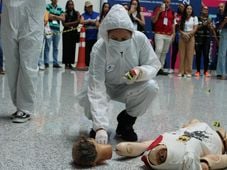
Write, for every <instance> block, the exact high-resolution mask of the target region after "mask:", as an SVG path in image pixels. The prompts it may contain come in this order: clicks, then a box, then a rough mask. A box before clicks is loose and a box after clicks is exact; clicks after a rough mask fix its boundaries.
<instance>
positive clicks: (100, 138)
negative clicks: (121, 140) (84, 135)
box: [95, 129, 108, 144]
mask: <svg viewBox="0 0 227 170" xmlns="http://www.w3.org/2000/svg"><path fill="white" fill-rule="evenodd" d="M95 141H96V142H97V143H99V144H107V143H108V135H107V132H106V131H105V130H104V129H100V130H98V131H97V132H96V135H95Z"/></svg>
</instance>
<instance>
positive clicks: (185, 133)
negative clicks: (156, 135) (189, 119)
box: [142, 122, 223, 170]
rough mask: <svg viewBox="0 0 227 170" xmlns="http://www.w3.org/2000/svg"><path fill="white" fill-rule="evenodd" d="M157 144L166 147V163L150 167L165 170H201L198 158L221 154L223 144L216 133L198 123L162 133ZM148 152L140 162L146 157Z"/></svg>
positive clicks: (205, 125) (204, 124)
mask: <svg viewBox="0 0 227 170" xmlns="http://www.w3.org/2000/svg"><path fill="white" fill-rule="evenodd" d="M162 136H163V139H162V141H161V142H160V143H159V144H164V145H166V147H167V158H166V161H165V162H164V163H162V164H160V165H156V166H155V165H152V164H150V163H149V161H146V162H147V163H148V164H149V166H150V167H151V168H153V169H166V170H202V167H201V165H200V158H201V157H203V156H205V155H208V154H219V155H221V154H222V149H223V143H222V140H221V138H220V137H219V135H218V134H217V132H216V131H214V130H213V129H211V127H209V126H208V125H207V124H206V123H202V122H200V123H198V124H196V125H194V126H192V127H186V128H181V129H179V130H178V131H174V132H168V133H164V134H163V135H162ZM148 153H149V150H148V151H147V152H146V153H145V154H144V156H143V158H142V160H143V159H144V158H145V157H147V155H148Z"/></svg>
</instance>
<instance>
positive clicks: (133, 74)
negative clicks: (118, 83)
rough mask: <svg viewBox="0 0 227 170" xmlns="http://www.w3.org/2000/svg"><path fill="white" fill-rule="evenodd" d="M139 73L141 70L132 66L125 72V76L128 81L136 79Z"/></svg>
mask: <svg viewBox="0 0 227 170" xmlns="http://www.w3.org/2000/svg"><path fill="white" fill-rule="evenodd" d="M140 75H141V71H140V70H139V69H138V68H133V69H131V70H129V71H128V72H127V73H126V74H125V78H126V79H127V80H129V81H132V82H133V81H135V80H138V78H139V77H140Z"/></svg>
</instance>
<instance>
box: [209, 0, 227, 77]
mask: <svg viewBox="0 0 227 170" xmlns="http://www.w3.org/2000/svg"><path fill="white" fill-rule="evenodd" d="M224 10H225V4H224V3H220V4H218V13H217V14H216V17H215V19H214V23H215V31H216V34H217V37H218V43H216V44H214V46H215V55H214V57H213V61H212V62H211V66H210V67H211V69H213V70H216V69H217V61H218V48H219V47H218V44H219V40H220V33H221V30H220V29H219V26H220V23H219V18H220V16H221V15H223V14H224ZM217 78H221V75H217Z"/></svg>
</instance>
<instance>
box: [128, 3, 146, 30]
mask: <svg viewBox="0 0 227 170" xmlns="http://www.w3.org/2000/svg"><path fill="white" fill-rule="evenodd" d="M133 1H136V2H137V8H136V11H137V15H136V17H137V18H139V19H141V14H140V12H141V7H140V2H139V0H131V1H130V7H129V9H130V8H131V5H132V2H133ZM129 17H130V18H131V20H132V22H137V21H135V19H134V17H133V16H132V14H130V15H129ZM137 24H138V30H139V31H144V27H143V26H141V25H140V24H139V23H138V22H137Z"/></svg>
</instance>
